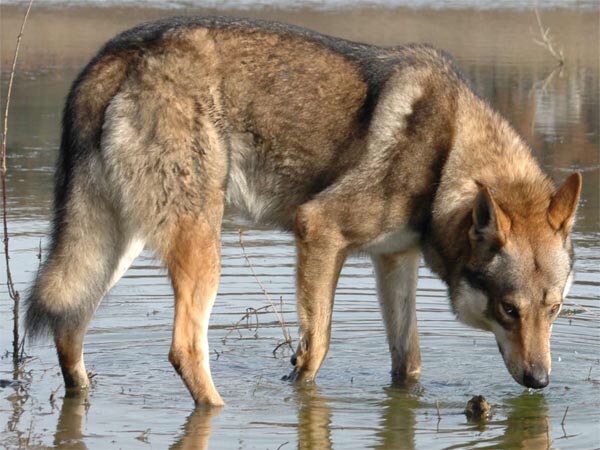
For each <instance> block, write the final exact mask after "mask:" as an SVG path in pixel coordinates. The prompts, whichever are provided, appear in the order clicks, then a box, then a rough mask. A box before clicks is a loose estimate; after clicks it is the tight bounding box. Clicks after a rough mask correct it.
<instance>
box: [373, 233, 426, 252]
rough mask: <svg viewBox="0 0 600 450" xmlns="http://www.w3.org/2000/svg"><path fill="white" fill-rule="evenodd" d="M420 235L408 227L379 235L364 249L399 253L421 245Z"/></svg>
mask: <svg viewBox="0 0 600 450" xmlns="http://www.w3.org/2000/svg"><path fill="white" fill-rule="evenodd" d="M419 240H420V235H419V233H417V232H415V231H414V230H412V229H410V228H408V227H401V228H399V229H397V230H394V231H391V232H387V233H384V234H381V235H379V236H378V237H377V238H375V239H373V240H372V241H370V242H369V243H367V245H365V246H364V247H363V249H362V250H364V251H367V252H369V253H372V254H382V253H397V252H403V251H406V250H409V249H411V248H414V247H417V246H418V245H419Z"/></svg>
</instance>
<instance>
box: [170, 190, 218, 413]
mask: <svg viewBox="0 0 600 450" xmlns="http://www.w3.org/2000/svg"><path fill="white" fill-rule="evenodd" d="M215 203H216V205H215ZM215 203H212V206H211V212H210V213H204V214H202V215H201V216H199V217H189V218H184V219H181V218H180V219H179V221H178V222H177V224H176V225H175V227H174V228H173V231H172V232H171V236H170V239H169V248H168V250H167V253H166V258H165V259H166V262H167V267H168V270H169V275H170V277H171V281H172V283H173V290H174V292H175V321H174V327H173V341H172V344H171V350H170V352H169V361H171V364H173V367H174V368H175V370H176V371H177V373H179V375H180V376H181V378H182V379H183V381H184V383H185V385H186V386H187V388H188V389H189V391H190V393H191V394H192V397H193V398H194V400H195V402H196V403H197V404H205V405H212V406H219V405H223V400H222V399H221V396H220V395H219V393H218V392H217V390H216V388H215V386H214V383H213V380H212V377H211V374H210V365H209V357H210V355H209V350H208V336H207V332H208V320H209V316H210V312H211V309H212V306H213V303H214V301H215V296H216V294H217V288H218V284H219V275H220V268H221V263H220V249H221V240H220V236H221V231H220V227H221V218H222V214H223V206H222V205H223V199H220V200H218V202H215Z"/></svg>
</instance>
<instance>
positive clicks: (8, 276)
mask: <svg viewBox="0 0 600 450" xmlns="http://www.w3.org/2000/svg"><path fill="white" fill-rule="evenodd" d="M32 4H33V0H29V5H28V6H27V11H26V12H25V15H24V16H23V23H21V30H20V31H19V35H18V36H17V43H16V45H15V56H14V58H13V63H12V68H11V70H10V78H9V81H8V90H7V91H6V107H5V109H4V130H3V132H2V149H1V152H0V159H2V223H3V227H4V258H5V260H6V286H7V287H8V295H9V296H10V298H11V299H12V301H13V367H14V369H15V370H16V369H17V368H18V366H19V303H20V301H21V297H20V296H19V293H18V292H17V290H16V289H15V285H14V283H13V279H12V274H11V272H10V263H9V260H10V255H9V252H8V220H7V216H6V204H7V199H6V133H7V131H8V110H9V107H10V95H11V93H12V85H13V80H14V78H15V68H16V66H17V58H18V56H19V47H20V46H21V38H22V37H23V31H24V30H25V23H26V22H27V17H28V16H29V11H31V5H32Z"/></svg>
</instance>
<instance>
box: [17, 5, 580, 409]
mask: <svg viewBox="0 0 600 450" xmlns="http://www.w3.org/2000/svg"><path fill="white" fill-rule="evenodd" d="M580 190H581V175H580V174H577V173H575V174H572V175H571V176H569V177H568V178H567V180H566V181H565V182H564V184H563V185H562V187H560V188H559V189H558V190H556V189H555V188H554V187H553V184H552V182H551V181H550V179H549V178H548V177H547V176H546V175H545V174H544V173H543V172H542V170H541V169H540V168H539V166H538V165H537V164H536V162H535V160H534V158H533V157H532V155H531V152H530V150H529V148H528V147H527V145H526V144H525V143H524V142H523V141H522V140H521V138H520V137H519V136H518V135H517V133H516V132H515V131H513V129H512V128H511V127H510V126H509V124H508V123H507V122H506V121H505V120H504V119H503V118H502V117H500V116H499V115H498V114H497V113H496V112H494V111H493V110H492V109H491V108H490V107H489V106H488V105H487V104H486V103H485V102H484V101H482V100H481V99H480V98H479V97H478V96H477V95H476V94H474V93H473V91H472V90H471V89H470V88H469V84H468V82H467V81H466V80H465V79H464V77H463V76H462V75H461V73H460V72H459V70H458V69H457V68H456V67H455V64H454V62H453V60H452V59H451V57H450V56H448V55H447V54H446V53H444V52H442V51H440V50H437V49H435V48H433V47H431V46H427V45H416V44H413V45H403V46H397V47H390V48H382V47H377V46H373V45H367V44H361V43H356V42H350V41H346V40H343V39H337V38H333V37H329V36H325V35H322V34H319V33H316V32H313V31H310V30H306V29H304V28H300V27H296V26H292V25H286V24H281V23H275V22H267V21H258V20H246V19H235V18H223V17H186V18H174V19H169V20H164V21H159V22H154V23H148V24H143V25H140V26H138V27H136V28H133V29H131V30H129V31H126V32H124V33H122V34H120V35H118V36H117V37H115V38H114V39H112V40H111V41H109V42H108V43H107V44H106V45H105V46H104V48H102V50H100V52H99V53H98V54H97V55H96V56H95V57H94V58H93V59H92V61H91V62H90V63H89V64H88V65H87V66H86V67H85V68H84V69H83V71H82V72H81V74H80V75H79V76H78V78H77V79H76V80H75V82H74V84H73V86H72V88H71V91H70V93H69V95H68V98H67V101H66V106H65V109H64V117H63V131H62V140H61V145H60V156H59V160H58V164H57V171H56V186H55V203H54V210H55V213H54V220H53V232H52V239H51V244H50V248H49V252H48V254H47V258H46V260H45V262H44V263H43V265H42V267H41V269H40V271H39V273H38V275H37V279H36V280H35V283H34V285H33V287H32V289H31V293H30V295H29V299H28V304H27V315H26V326H27V330H28V334H29V335H30V336H32V337H35V336H37V335H40V334H43V333H51V334H52V335H53V337H54V341H55V344H56V348H57V352H58V358H59V361H60V366H61V369H62V373H63V376H64V381H65V386H66V388H68V389H71V388H73V389H81V388H85V387H87V386H88V376H87V374H86V370H85V366H84V360H83V340H84V334H85V331H86V328H87V326H88V323H89V321H90V319H91V317H92V315H93V313H94V311H95V310H96V308H97V306H98V304H99V302H100V300H101V299H102V297H103V296H104V295H105V294H106V292H107V291H108V290H109V289H110V288H111V287H112V286H113V285H114V283H116V282H117V280H119V278H120V277H121V276H122V275H123V273H124V272H125V271H126V270H127V268H128V267H129V265H130V264H131V262H132V261H133V259H134V258H135V257H136V256H137V255H138V254H139V253H140V252H141V251H142V249H144V248H149V249H152V250H153V251H154V252H155V254H156V255H157V257H158V258H160V259H161V260H162V261H164V264H165V265H166V268H167V269H168V274H169V276H170V279H171V281H172V285H173V290H174V295H175V319H174V329H173V340H172V345H171V349H170V352H169V360H170V362H171V363H172V364H173V366H174V368H175V370H176V371H177V372H178V373H179V374H180V375H181V377H182V379H183V381H184V382H185V384H186V386H187V388H188V389H189V391H190V393H191V394H192V396H193V398H194V400H195V401H196V402H197V403H199V404H209V405H221V404H222V403H223V400H222V399H221V397H220V395H219V394H218V392H217V390H216V389H215V386H214V383H213V380H212V378H211V374H210V368H209V351H208V342H207V329H208V321H209V315H210V311H211V308H212V306H213V302H214V300H215V295H216V292H217V285H218V281H219V274H220V273H219V272H220V228H221V220H222V217H223V209H224V205H225V204H227V203H229V204H232V205H234V206H235V207H236V208H237V209H238V210H240V211H242V212H243V213H245V214H246V215H247V216H248V217H249V218H251V219H252V220H254V221H256V222H257V223H261V224H267V225H271V226H273V227H274V228H277V229H281V230H287V231H290V232H293V233H294V236H295V239H296V244H297V304H298V314H299V325H300V337H299V345H298V347H297V350H296V352H295V354H294V356H293V357H292V364H293V365H294V368H293V371H292V373H291V374H290V375H289V376H288V378H289V379H290V380H294V381H297V382H310V381H312V380H313V379H314V378H315V376H316V374H317V371H318V370H319V368H320V366H321V364H322V362H323V360H324V358H325V355H326V353H327V351H328V348H329V341H330V332H331V315H332V308H333V298H334V292H335V289H336V284H337V281H338V276H339V274H340V270H341V268H342V265H343V263H344V260H345V259H346V258H347V256H348V255H350V254H352V253H357V252H360V253H366V254H368V255H370V256H371V258H372V260H373V263H374V266H375V272H376V276H377V286H378V297H379V302H380V304H381V309H382V315H383V320H384V324H385V329H386V332H387V339H388V343H389V349H390V352H391V359H392V361H391V370H392V378H393V380H395V381H398V382H406V381H409V380H411V379H415V378H417V377H418V375H419V373H420V370H421V355H420V350H419V339H418V333H417V322H416V313H415V294H416V285H417V269H418V266H419V258H420V255H421V254H423V255H424V258H425V261H426V262H427V264H428V265H429V267H431V269H432V270H433V271H434V272H436V273H437V274H438V275H439V276H440V277H441V279H442V280H444V281H445V283H446V284H447V285H448V289H449V296H450V299H451V304H452V310H453V311H454V313H455V314H456V316H457V317H458V319H460V320H461V321H463V322H464V323H466V324H469V325H472V326H474V327H477V328H481V329H484V330H489V331H491V332H493V333H494V335H495V337H496V340H497V343H498V347H499V349H500V352H501V354H502V356H503V358H504V361H505V363H506V366H507V368H508V370H509V372H510V374H511V375H512V376H513V378H514V379H515V380H516V381H517V382H518V383H521V384H523V385H525V386H528V387H532V388H543V387H544V386H546V385H547V384H548V381H549V373H550V344H549V338H550V332H551V328H552V323H553V321H554V319H555V318H556V317H557V316H558V313H559V311H560V309H561V305H562V302H563V299H564V297H565V295H566V293H567V291H568V288H569V284H570V282H571V280H572V275H573V249H572V247H571V243H570V239H569V233H570V230H571V227H572V224H573V220H574V215H575V210H576V207H577V203H578V199H579V194H580Z"/></svg>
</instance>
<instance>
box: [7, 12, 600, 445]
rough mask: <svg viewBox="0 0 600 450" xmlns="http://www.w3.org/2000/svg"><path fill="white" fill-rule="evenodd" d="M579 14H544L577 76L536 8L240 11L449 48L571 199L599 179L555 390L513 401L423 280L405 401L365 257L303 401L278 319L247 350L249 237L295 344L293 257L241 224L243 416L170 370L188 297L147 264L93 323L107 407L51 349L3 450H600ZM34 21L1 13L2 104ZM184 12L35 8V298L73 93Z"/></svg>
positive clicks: (226, 283) (23, 234) (234, 370)
mask: <svg viewBox="0 0 600 450" xmlns="http://www.w3.org/2000/svg"><path fill="white" fill-rule="evenodd" d="M176 3H179V4H180V6H181V5H183V11H182V10H181V9H178V11H177V13H178V14H181V13H188V12H194V13H205V12H209V13H212V12H214V11H213V10H198V9H191V8H190V6H189V5H190V3H188V2H176ZM434 3H435V2H431V4H434ZM232 4H233V3H232ZM437 5H445V3H439V2H438V3H437ZM569 5H571V6H574V8H572V9H560V10H544V11H543V18H544V21H545V22H546V24H547V25H549V26H550V27H551V29H552V30H555V31H554V36H555V38H556V41H557V45H559V46H560V47H561V48H562V49H563V50H564V53H565V57H566V61H567V64H566V66H565V67H564V68H563V69H562V70H558V69H556V62H555V61H554V60H553V58H552V57H551V56H550V55H549V54H547V53H546V52H545V50H544V49H541V48H539V47H537V46H536V45H535V43H533V41H532V37H531V34H530V33H531V32H530V29H531V30H532V31H534V32H535V29H536V28H535V27H536V26H537V25H536V22H535V16H534V15H533V13H532V11H530V10H527V9H524V10H519V11H516V10H508V11H507V10H501V11H496V10H481V9H477V10H475V9H460V10H445V9H438V10H434V9H430V8H426V9H408V8H402V7H394V8H386V9H379V8H368V9H362V7H360V6H357V7H355V8H344V9H342V10H337V9H335V8H331V9H329V10H327V11H322V10H321V11H315V10H313V9H295V10H294V11H287V10H285V9H281V8H279V9H270V8H265V7H262V8H260V9H258V10H256V9H248V8H247V6H248V5H247V4H246V2H239V4H237V6H239V7H243V11H242V12H240V10H234V11H232V12H233V13H236V14H242V13H243V14H244V15H250V16H253V17H264V18H274V19H279V20H286V21H290V22H294V23H297V24H300V25H305V26H310V27H312V28H315V29H318V30H319V31H323V32H328V33H331V34H336V35H339V36H343V37H347V38H351V39H356V40H361V41H366V42H373V43H377V44H384V45H391V44H397V43H403V42H409V41H427V42H430V43H433V44H435V45H437V46H440V47H442V48H445V49H447V50H449V51H450V52H451V53H452V54H454V55H455V56H456V58H457V60H458V63H459V65H460V66H461V67H462V68H463V70H464V72H465V73H466V75H467V76H468V77H469V78H470V79H471V80H472V81H473V85H474V88H475V89H476V90H477V91H478V92H479V93H480V94H481V95H483V96H484V97H485V98H487V99H488V100H489V101H490V103H491V104H492V105H493V106H494V107H495V108H497V109H498V110H500V111H501V112H502V113H503V114H505V115H506V116H507V117H508V118H509V120H510V121H511V122H512V123H513V124H514V126H515V127H516V128H517V130H518V131H519V132H520V133H521V134H522V135H523V137H524V138H525V139H526V140H527V141H528V142H529V143H531V145H532V146H533V148H534V153H535V155H536V157H537V158H538V160H539V161H540V164H541V165H542V166H543V167H544V169H545V170H546V171H548V173H549V174H550V175H551V177H552V178H553V179H554V180H556V181H557V182H560V181H562V180H563V179H564V178H565V177H566V175H567V174H568V173H569V172H571V171H574V170H580V171H582V172H583V174H584V187H583V193H582V200H581V204H580V213H579V220H578V222H577V224H576V227H575V233H574V244H575V246H576V251H577V262H576V273H577V279H576V282H575V284H574V286H573V288H572V290H571V293H570V295H569V298H568V300H567V304H566V311H565V313H564V314H563V315H562V316H561V317H560V318H559V319H558V320H557V322H556V325H555V327H554V334H553V339H552V347H553V353H552V358H553V372H552V382H551V384H550V386H549V387H548V388H547V389H544V390H543V391H541V392H531V391H528V390H525V389H523V388H522V387H521V386H518V385H517V384H515V382H514V381H513V380H512V378H511V377H510V375H509V374H508V372H507V371H506V369H505V367H504V364H503V362H502V358H501V356H500V354H499V353H498V351H497V349H496V344H495V341H494V338H493V337H492V336H491V335H489V334H486V333H483V332H479V331H476V330H472V329H469V328H467V327H465V326H463V325H461V324H459V323H458V322H457V321H456V320H455V319H454V317H453V315H452V314H451V313H450V312H449V307H448V300H447V295H446V291H445V287H444V285H443V284H442V283H441V282H440V281H439V279H437V278H436V277H435V276H433V275H432V274H431V272H430V271H429V270H428V269H427V268H425V267H421V268H420V279H419V289H418V298H417V306H418V313H417V314H418V320H419V329H420V337H421V349H422V356H423V375H422V378H421V383H420V385H418V386H415V387H413V388H411V389H400V388H396V387H392V386H391V384H390V378H389V367H390V363H389V354H388V351H387V344H386V342H385V334H384V331H383V326H382V322H381V318H380V313H379V310H378V305H377V299H376V295H375V289H374V280H373V270H372V268H371V266H370V264H369V262H368V261H367V260H364V259H350V260H349V261H348V263H347V264H346V266H345V268H344V270H343V273H342V277H341V279H340V283H339V287H338V290H337V295H336V301H335V309H334V316H333V335H332V345H331V349H330V352H329V356H328V358H327V359H326V361H325V364H324V365H323V368H322V369H321V371H320V373H319V378H318V385H317V386H316V387H313V388H310V389H308V388H307V389H297V388H296V387H294V386H291V385H289V384H288V383H286V382H283V381H281V380H280V378H281V376H282V375H284V374H286V373H287V372H288V371H289V370H290V365H289V356H290V351H289V349H288V348H286V347H281V348H279V349H278V350H277V351H276V352H275V353H273V350H274V349H275V348H276V347H277V345H278V344H279V343H281V342H282V332H281V328H280V326H279V324H278V322H277V320H276V318H275V316H274V314H272V313H270V312H264V311H261V312H260V314H258V316H256V315H254V316H251V319H249V320H248V321H247V322H246V321H242V322H241V323H240V327H239V332H237V331H235V332H232V333H229V332H230V330H231V327H232V324H234V323H236V322H237V321H238V320H239V319H240V318H241V317H242V316H243V314H244V313H246V311H247V310H248V308H255V309H258V308H261V307H264V306H265V305H266V304H267V303H266V300H265V298H264V295H263V293H262V291H261V289H260V287H259V285H258V284H257V282H256V280H255V279H254V278H253V276H252V273H251V271H250V269H249V267H248V265H247V263H246V261H245V259H244V256H243V253H242V250H241V248H240V244H239V236H238V230H239V229H240V228H242V229H243V230H244V244H245V248H246V251H247V253H248V256H249V258H250V260H251V262H252V264H253V267H254V269H255V271H256V273H257V275H258V277H259V278H260V279H261V281H262V283H263V284H264V285H265V287H266V289H267V290H268V292H269V294H270V296H271V298H272V299H273V300H274V301H275V303H276V304H277V306H278V308H279V307H281V309H282V311H283V317H284V319H285V322H286V325H287V326H288V327H289V329H290V330H291V334H292V336H293V338H294V339H296V336H297V321H296V312H295V304H294V303H295V301H294V291H295V287H294V275H293V273H294V259H295V253H294V247H293V241H292V239H291V237H290V236H288V235H285V234H280V233H274V232H272V231H269V230H265V229H257V228H256V227H252V226H251V225H249V224H247V223H245V222H244V221H243V220H242V219H241V218H240V217H239V216H238V215H237V214H236V213H235V211H230V212H228V214H227V216H226V220H225V224H224V231H223V274H222V279H221V284H220V289H219V295H218V299H217V302H216V305H215V308H214V310H213V314H212V317H211V328H210V332H209V340H210V345H211V351H212V352H213V357H212V360H211V366H212V371H213V376H214V379H215V382H216V384H217V387H218V389H219V391H220V393H221V395H222V396H223V398H224V400H225V401H226V403H227V406H226V407H224V408H223V409H222V410H220V411H219V410H213V411H205V410H197V411H194V410H193V408H192V402H191V400H190V397H189V394H188V393H187V391H186V390H185V388H184V386H183V384H182V383H181V381H180V379H179V378H178V377H177V376H176V374H175V372H174V371H173V369H172V368H171V366H170V364H169V363H168V361H167V353H168V350H169V345H170V337H171V322H172V315H173V298H172V290H171V288H170V286H169V283H168V280H167V278H166V276H165V272H164V270H163V269H162V268H161V267H160V266H159V265H158V264H157V263H156V262H155V261H153V260H152V258H151V255H150V254H143V255H142V256H141V257H140V258H138V259H137V260H136V261H135V263H134V265H133V267H132V268H131V269H130V270H129V271H128V272H127V274H126V275H125V276H124V278H123V279H122V280H121V281H120V282H119V284H118V285H117V286H116V287H115V288H114V289H113V290H112V291H111V293H110V294H109V295H108V296H107V298H105V300H104V301H103V303H102V305H101V307H100V308H99V310H98V312H97V314H96V316H95V318H94V320H93V321H92V323H91V326H90V330H89V332H88V334H87V338H86V363H87V367H88V369H89V370H91V371H92V372H93V373H94V374H95V376H94V378H93V387H92V389H91V392H90V396H89V398H88V399H87V400H78V399H71V398H64V394H63V391H62V389H61V384H62V379H61V377H60V374H59V367H58V364H57V361H56V357H55V354H54V349H53V347H52V345H51V344H50V343H48V342H45V343H39V344H35V345H33V346H28V347H27V348H26V352H27V354H28V355H30V356H31V358H30V359H29V360H28V362H27V364H26V365H25V368H24V373H23V374H22V376H21V377H20V380H21V381H22V382H23V383H22V384H21V385H20V386H15V387H10V386H9V387H5V388H0V427H2V435H1V437H0V442H2V444H3V445H4V446H5V447H7V448H18V447H19V446H20V445H21V446H27V445H28V446H30V447H42V448H46V447H50V448H78V449H85V448H88V449H96V448H97V449H109V448H115V449H116V448H124V449H135V448H140V449H147V448H173V449H180V448H181V449H184V448H207V446H209V447H210V448H211V449H232V448H242V449H254V448H256V449H267V448H268V449H277V448H282V449H289V448H303V449H328V448H335V449H344V448H347V449H358V448H378V449H400V448H407V449H414V448H426V449H435V448H502V449H508V448H523V449H525V448H526V449H536V448H540V449H546V448H560V449H583V448H598V447H600V412H599V411H600V361H599V360H600V326H599V321H598V319H599V315H600V307H599V303H598V300H599V299H600V292H599V289H600V269H599V268H600V233H599V231H598V230H599V224H600V219H599V211H600V208H599V189H598V188H599V175H600V170H599V167H600V161H599V134H598V133H599V122H600V115H599V106H600V100H599V81H600V79H599V69H598V38H599V36H598V20H597V18H598V11H597V10H595V11H591V12H590V11H588V10H587V9H586V8H578V7H577V5H573V4H572V3H569ZM234 6H235V5H234ZM186 8H188V9H186ZM21 12H22V8H18V7H14V6H2V8H1V13H2V14H1V19H0V25H2V26H1V31H0V34H1V38H2V51H1V52H0V57H1V61H2V63H3V65H2V67H3V72H2V85H1V88H2V93H3V95H4V92H6V86H7V73H6V68H7V64H6V62H7V61H8V60H9V59H10V57H11V51H12V49H10V46H9V45H7V44H6V43H7V42H12V39H13V37H11V36H14V32H15V30H16V29H17V27H18V25H19V20H20V14H21ZM220 13H223V11H222V10H221V11H220ZM170 14H171V12H170V11H168V10H164V9H161V10H157V9H144V8H141V7H139V5H138V6H132V7H129V8H127V7H126V8H97V7H95V6H90V7H83V6H79V7H74V8H64V7H57V8H53V7H50V8H46V7H41V6H36V9H34V11H33V12H32V15H31V18H30V23H29V24H28V27H29V28H28V29H27V31H26V35H25V38H24V40H23V47H22V55H21V57H22V59H21V62H20V65H19V67H20V70H19V72H18V74H17V77H16V81H15V86H14V91H13V98H12V107H11V116H10V121H9V133H10V134H9V149H8V153H9V157H8V170H9V172H8V175H9V176H8V183H9V189H10V190H9V206H10V209H9V227H10V233H11V240H10V245H11V264H12V270H13V276H14V278H15V279H16V282H17V288H18V289H19V290H20V291H21V292H24V291H25V290H26V288H27V286H28V285H29V283H30V282H31V279H32V278H33V276H34V274H35V271H36V269H37V267H38V264H39V260H38V257H37V254H38V252H39V247H40V244H41V246H42V247H43V246H44V244H45V242H46V236H47V233H48V226H49V225H48V221H49V217H50V216H49V214H50V207H51V201H52V200H51V190H52V187H51V182H52V173H53V166H54V161H55V158H56V154H57V146H58V138H59V128H60V127H59V124H60V111H61V108H62V104H63V102H64V97H65V95H66V92H67V90H68V87H69V84H70V83H71V81H72V79H73V78H74V77H75V76H76V73H77V70H79V68H80V67H81V66H82V65H83V64H84V63H85V62H86V60H87V59H88V58H89V57H90V56H91V55H92V54H93V52H94V51H95V49H96V48H97V47H98V46H99V45H100V43H101V42H102V41H104V40H105V39H107V38H109V37H110V36H111V35H112V34H114V33H116V32H117V31H119V30H122V29H124V28H126V27H128V26H130V25H133V24H134V23H137V22H140V21H143V20H148V19H152V18H157V17H162V16H166V15H170ZM9 39H10V40H9ZM3 101H4V97H3ZM2 267H4V266H2ZM0 293H1V297H0V298H1V300H0V350H1V351H2V352H3V353H4V351H5V350H9V349H10V348H11V343H10V341H11V337H12V322H11V317H12V314H11V303H10V301H9V300H8V295H7V292H6V287H5V286H2V288H1V290H0ZM280 302H281V303H280ZM257 319H258V324H257V323H256V320H257ZM228 334H229V336H228ZM226 336H228V338H227V339H225V340H224V338H225V337H226ZM11 370H12V366H11V363H10V358H9V357H8V356H5V357H4V358H2V359H0V378H1V379H12V373H11ZM475 394H481V395H484V396H485V397H486V398H487V399H488V401H489V402H490V403H491V404H492V405H493V407H494V409H495V411H496V413H495V416H494V417H493V419H492V420H491V421H490V422H489V423H488V424H487V425H483V426H480V425H476V424H471V423H468V422H467V421H466V418H465V416H464V415H463V409H464V406H465V404H466V402H467V400H468V399H469V398H470V397H471V396H472V395H475ZM567 408H569V409H568V412H567V415H566V416H565V412H566V411H567ZM563 419H564V420H563ZM25 444H27V445H25Z"/></svg>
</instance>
